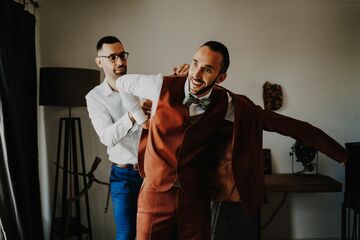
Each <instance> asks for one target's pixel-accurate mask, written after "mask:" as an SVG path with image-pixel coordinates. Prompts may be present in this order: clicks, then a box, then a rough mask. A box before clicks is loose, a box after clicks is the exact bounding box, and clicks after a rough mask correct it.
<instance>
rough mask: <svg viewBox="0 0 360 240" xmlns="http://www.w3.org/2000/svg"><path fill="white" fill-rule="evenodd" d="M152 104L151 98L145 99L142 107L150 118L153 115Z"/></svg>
mask: <svg viewBox="0 0 360 240" xmlns="http://www.w3.org/2000/svg"><path fill="white" fill-rule="evenodd" d="M151 106H152V101H151V100H150V99H145V100H144V101H143V102H142V103H141V108H142V110H143V111H144V113H145V115H146V116H147V117H148V118H150V116H151Z"/></svg>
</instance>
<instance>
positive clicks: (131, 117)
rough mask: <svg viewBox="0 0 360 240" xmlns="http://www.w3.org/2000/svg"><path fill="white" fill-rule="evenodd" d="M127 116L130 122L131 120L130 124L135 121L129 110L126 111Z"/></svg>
mask: <svg viewBox="0 0 360 240" xmlns="http://www.w3.org/2000/svg"><path fill="white" fill-rule="evenodd" d="M128 116H129V119H130V121H131V122H132V124H133V125H134V123H135V119H134V117H133V116H132V115H131V113H130V112H128Z"/></svg>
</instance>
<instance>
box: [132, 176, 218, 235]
mask: <svg viewBox="0 0 360 240" xmlns="http://www.w3.org/2000/svg"><path fill="white" fill-rule="evenodd" d="M210 227H211V210H210V198H209V196H208V194H197V195H189V194H185V193H184V192H183V191H182V189H181V187H172V188H171V189H169V190H168V191H166V192H159V191H157V190H156V189H155V188H154V187H153V186H152V185H151V184H149V182H147V181H146V178H145V179H144V181H143V185H142V187H141V190H140V193H139V199H138V212H137V230H136V239H137V240H150V239H151V240H208V239H210Z"/></svg>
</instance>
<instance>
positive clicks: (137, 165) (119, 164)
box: [113, 163, 139, 171]
mask: <svg viewBox="0 0 360 240" xmlns="http://www.w3.org/2000/svg"><path fill="white" fill-rule="evenodd" d="M113 165H115V166H117V167H119V168H130V169H133V170H135V171H139V164H137V163H135V164H132V163H125V164H123V163H113Z"/></svg>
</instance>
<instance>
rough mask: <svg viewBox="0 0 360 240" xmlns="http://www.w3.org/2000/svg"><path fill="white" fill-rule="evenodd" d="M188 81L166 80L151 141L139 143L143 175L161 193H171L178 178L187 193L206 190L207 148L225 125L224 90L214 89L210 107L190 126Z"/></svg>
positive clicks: (225, 100)
mask: <svg viewBox="0 0 360 240" xmlns="http://www.w3.org/2000/svg"><path fill="white" fill-rule="evenodd" d="M185 81H186V78H184V77H177V76H169V77H164V81H163V85H162V89H161V93H160V97H159V101H158V105H157V109H156V113H155V115H154V116H153V117H152V118H151V121H150V127H149V134H148V139H147V140H146V142H144V141H145V138H142V142H141V143H140V150H139V164H140V170H141V174H142V176H143V177H144V176H145V177H146V179H147V181H148V182H150V183H151V184H152V185H153V186H154V187H155V188H156V189H157V190H158V191H167V190H169V189H170V188H171V187H172V186H173V184H174V181H175V180H176V179H178V180H179V182H180V184H181V187H182V189H183V191H184V192H186V193H191V194H196V193H198V192H200V191H201V190H207V186H208V176H207V173H208V167H209V164H210V158H208V157H207V154H208V153H207V148H208V146H209V144H210V143H211V142H213V141H214V138H216V136H215V133H216V130H217V128H218V127H219V126H221V124H222V123H223V120H224V118H225V114H226V111H227V99H228V98H227V93H226V92H225V91H223V90H222V89H219V88H214V89H213V91H212V93H211V96H210V98H211V104H210V106H209V108H208V109H207V110H206V111H205V112H204V114H202V116H201V117H200V118H199V119H198V120H196V121H195V122H194V123H191V122H190V117H189V112H188V109H187V108H186V106H185V105H184V104H183V99H184V97H185V95H184V84H185ZM145 134H146V131H144V133H143V135H145ZM145 144H146V149H145V152H142V149H144V147H145ZM142 158H144V161H142Z"/></svg>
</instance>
